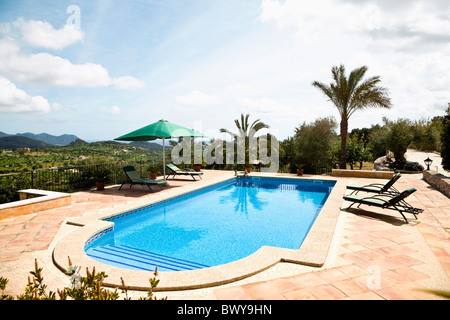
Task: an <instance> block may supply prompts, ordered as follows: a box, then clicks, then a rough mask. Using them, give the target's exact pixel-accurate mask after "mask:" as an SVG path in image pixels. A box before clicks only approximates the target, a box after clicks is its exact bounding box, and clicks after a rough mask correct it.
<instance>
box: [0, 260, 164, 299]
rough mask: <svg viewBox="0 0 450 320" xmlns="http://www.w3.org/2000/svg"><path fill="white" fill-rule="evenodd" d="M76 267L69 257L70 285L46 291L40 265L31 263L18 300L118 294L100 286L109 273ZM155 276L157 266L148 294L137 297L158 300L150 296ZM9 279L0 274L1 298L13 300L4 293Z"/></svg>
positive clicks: (126, 297)
mask: <svg viewBox="0 0 450 320" xmlns="http://www.w3.org/2000/svg"><path fill="white" fill-rule="evenodd" d="M80 268H81V267H79V266H73V265H72V263H71V261H70V258H69V268H68V269H67V275H68V276H69V279H70V287H65V288H63V289H62V290H60V289H57V291H56V292H53V291H48V290H47V285H46V284H44V277H43V276H42V270H43V269H42V268H39V266H38V263H37V260H35V262H34V270H33V271H30V274H31V275H32V276H33V277H32V278H30V277H28V284H27V285H26V287H25V292H24V293H22V294H20V295H18V296H17V297H16V298H17V300H118V299H119V298H120V293H119V291H118V290H117V289H115V290H114V291H111V290H107V289H105V288H104V287H102V283H103V280H104V279H106V278H107V277H108V276H107V275H106V274H105V273H104V272H100V273H98V272H96V271H95V267H94V268H93V271H92V272H89V270H88V269H87V268H86V276H85V277H82V276H81V275H80V273H79V272H80ZM157 275H158V270H157V268H156V269H155V272H154V276H153V278H150V279H149V282H150V286H151V288H150V290H149V291H148V292H147V297H140V298H139V300H158V299H157V298H156V297H155V296H154V295H153V289H154V288H156V287H157V285H158V283H159V280H157V279H156V276H157ZM121 280H122V285H121V286H120V287H119V289H120V290H121V293H122V294H124V296H125V298H124V299H125V300H130V298H129V297H128V291H127V288H126V285H125V283H124V281H123V279H122V278H121ZM8 282H9V280H8V279H6V278H3V277H0V290H2V294H1V295H0V300H14V299H15V297H13V296H11V295H6V294H4V290H5V288H6V285H7V284H8ZM166 299H167V297H166V298H162V299H160V300H166Z"/></svg>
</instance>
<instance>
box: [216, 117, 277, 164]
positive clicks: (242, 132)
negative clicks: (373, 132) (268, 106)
mask: <svg viewBox="0 0 450 320" xmlns="http://www.w3.org/2000/svg"><path fill="white" fill-rule="evenodd" d="M249 117H250V114H246V115H245V116H244V114H243V113H242V114H241V121H240V122H239V119H236V120H234V123H235V124H236V127H237V128H238V130H239V133H237V134H236V133H234V132H231V131H229V130H227V129H224V128H222V129H220V132H226V133H228V134H229V135H231V136H232V137H233V139H234V140H235V142H238V141H240V140H243V142H245V163H249V158H250V155H249V145H250V140H251V139H254V137H255V134H256V133H257V132H258V131H259V130H261V129H266V128H269V126H268V125H267V124H265V123H264V122H261V121H260V120H259V119H257V120H255V121H254V122H253V123H252V124H251V125H249V122H248V118H249Z"/></svg>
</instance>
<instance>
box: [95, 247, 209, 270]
mask: <svg viewBox="0 0 450 320" xmlns="http://www.w3.org/2000/svg"><path fill="white" fill-rule="evenodd" d="M86 254H87V255H88V256H89V257H91V258H93V259H95V260H97V261H100V262H103V263H106V264H109V265H113V266H116V267H120V268H127V269H133V270H145V271H154V270H155V267H156V266H158V270H159V271H185V270H194V269H201V268H207V267H208V266H207V265H203V264H200V263H197V262H192V261H188V260H183V259H178V258H173V257H169V256H165V255H162V254H158V253H154V252H149V251H145V250H141V249H136V248H133V247H130V246H126V245H117V246H116V245H106V246H100V247H95V248H90V249H88V250H87V251H86Z"/></svg>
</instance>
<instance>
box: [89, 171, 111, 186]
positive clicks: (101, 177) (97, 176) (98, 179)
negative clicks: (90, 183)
mask: <svg viewBox="0 0 450 320" xmlns="http://www.w3.org/2000/svg"><path fill="white" fill-rule="evenodd" d="M110 173H111V170H109V169H107V168H105V167H97V168H95V169H94V170H93V171H92V177H93V179H94V180H95V185H96V186H97V190H104V189H105V182H106V180H107V179H108V176H109V174H110Z"/></svg>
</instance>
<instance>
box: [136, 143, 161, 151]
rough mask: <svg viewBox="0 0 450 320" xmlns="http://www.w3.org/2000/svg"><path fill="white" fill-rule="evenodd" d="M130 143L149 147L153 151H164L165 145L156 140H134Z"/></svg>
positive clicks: (145, 147)
mask: <svg viewBox="0 0 450 320" xmlns="http://www.w3.org/2000/svg"><path fill="white" fill-rule="evenodd" d="M130 145H133V146H135V147H139V148H144V149H149V150H153V151H162V149H163V147H162V145H160V144H158V143H154V142H148V141H133V142H131V143H130Z"/></svg>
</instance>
